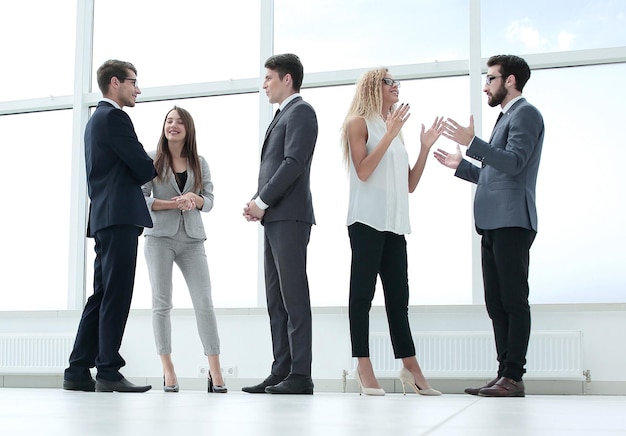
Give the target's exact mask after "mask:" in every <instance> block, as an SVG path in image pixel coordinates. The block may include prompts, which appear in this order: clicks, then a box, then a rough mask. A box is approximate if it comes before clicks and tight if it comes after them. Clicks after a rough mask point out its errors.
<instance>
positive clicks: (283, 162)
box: [253, 97, 317, 224]
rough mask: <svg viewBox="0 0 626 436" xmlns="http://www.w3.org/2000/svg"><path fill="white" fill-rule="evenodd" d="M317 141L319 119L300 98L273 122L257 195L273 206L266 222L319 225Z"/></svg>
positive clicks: (262, 152) (262, 161)
mask: <svg viewBox="0 0 626 436" xmlns="http://www.w3.org/2000/svg"><path fill="white" fill-rule="evenodd" d="M316 141H317V116H316V115H315V110H313V107H311V105H310V104H308V103H306V102H305V101H304V100H302V97H296V98H294V99H293V100H292V101H290V102H289V103H288V104H287V105H286V106H285V108H284V109H283V110H281V111H280V112H279V113H278V115H276V116H275V117H274V119H273V120H272V122H271V123H270V125H269V127H268V129H267V133H266V134H265V141H264V142H263V150H262V151H261V168H260V170H259V185H258V191H257V194H256V195H255V196H254V197H253V198H256V197H257V196H259V197H261V200H262V201H263V202H264V203H265V204H267V205H269V208H268V209H267V210H266V211H265V215H264V217H263V222H271V221H284V220H295V221H303V222H306V223H310V224H315V216H314V214H313V200H312V197H311V189H310V186H311V162H312V160H313V151H314V150H315V142H316Z"/></svg>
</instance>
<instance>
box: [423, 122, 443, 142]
mask: <svg viewBox="0 0 626 436" xmlns="http://www.w3.org/2000/svg"><path fill="white" fill-rule="evenodd" d="M443 129H444V121H443V117H437V118H435V121H434V122H433V125H432V126H430V129H428V130H426V127H425V126H424V124H422V133H420V143H421V144H422V148H426V149H430V147H432V146H433V144H434V143H435V142H436V141H437V139H439V137H440V136H441V134H442V133H443Z"/></svg>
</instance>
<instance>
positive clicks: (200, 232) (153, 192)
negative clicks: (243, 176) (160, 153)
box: [141, 151, 213, 240]
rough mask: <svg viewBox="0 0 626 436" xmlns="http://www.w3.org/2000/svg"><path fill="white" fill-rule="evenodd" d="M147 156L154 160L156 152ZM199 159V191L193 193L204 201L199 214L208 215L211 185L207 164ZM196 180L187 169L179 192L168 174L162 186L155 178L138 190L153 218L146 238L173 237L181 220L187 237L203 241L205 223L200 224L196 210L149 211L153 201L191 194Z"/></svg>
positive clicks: (198, 211) (200, 220) (211, 198)
mask: <svg viewBox="0 0 626 436" xmlns="http://www.w3.org/2000/svg"><path fill="white" fill-rule="evenodd" d="M148 155H149V156H150V157H151V158H152V159H154V158H155V157H156V151H151V152H149V153H148ZM199 157H200V169H201V171H202V175H201V176H202V189H201V190H200V191H199V192H198V191H195V193H196V194H198V195H201V196H202V198H204V205H203V206H202V212H208V211H210V210H211V209H213V183H212V182H211V172H210V170H209V164H208V163H207V161H206V160H205V159H204V158H203V157H202V156H199ZM195 177H196V175H195V174H194V173H193V171H191V169H188V170H187V182H186V183H185V187H184V189H183V190H182V191H181V190H180V189H179V188H178V184H177V183H176V178H175V177H174V174H171V173H170V175H169V177H168V180H167V182H165V183H160V182H158V181H157V179H156V178H154V179H152V180H151V181H149V182H148V183H146V184H144V185H143V186H142V187H141V190H142V191H143V195H144V197H145V200H146V204H147V206H148V210H149V211H150V216H151V217H152V222H153V223H154V226H153V227H152V228H151V229H146V231H145V232H144V234H145V235H146V236H148V235H149V236H174V235H175V234H176V232H177V231H178V227H179V224H180V219H181V217H182V219H183V221H184V222H185V231H186V232H187V235H189V237H190V238H194V239H203V240H204V239H206V233H205V232H204V224H203V223H202V217H201V216H200V210H199V209H193V210H190V211H188V212H181V211H180V210H178V209H170V210H156V211H155V210H152V203H154V200H155V199H156V198H158V199H160V200H171V199H172V198H173V197H177V196H179V195H182V194H186V193H187V192H190V191H192V186H193V183H194V180H195Z"/></svg>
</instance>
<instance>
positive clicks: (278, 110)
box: [274, 108, 280, 118]
mask: <svg viewBox="0 0 626 436" xmlns="http://www.w3.org/2000/svg"><path fill="white" fill-rule="evenodd" d="M279 113H280V108H278V109H276V113H275V114H274V118H276V117H277V116H278V114H279Z"/></svg>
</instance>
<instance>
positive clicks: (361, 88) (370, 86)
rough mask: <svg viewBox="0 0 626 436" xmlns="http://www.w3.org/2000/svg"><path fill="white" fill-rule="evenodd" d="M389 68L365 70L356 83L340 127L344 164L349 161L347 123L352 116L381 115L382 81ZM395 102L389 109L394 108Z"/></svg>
mask: <svg viewBox="0 0 626 436" xmlns="http://www.w3.org/2000/svg"><path fill="white" fill-rule="evenodd" d="M388 72H389V69H387V68H385V67H380V68H376V69H373V70H369V71H366V72H365V73H364V74H363V75H362V76H361V78H360V79H359V81H358V82H357V83H356V92H355V93H354V97H353V98H352V103H351V104H350V109H348V114H347V115H346V118H345V119H344V121H343V126H342V127H341V147H342V151H343V160H344V163H345V164H346V166H349V162H350V144H349V143H348V123H349V122H350V120H351V119H352V118H354V117H362V118H365V119H366V120H371V119H374V118H375V117H378V116H380V115H381V112H382V110H383V91H382V83H383V79H384V78H385V75H386V74H387V73H388ZM395 106H396V105H395V104H394V105H393V106H392V107H391V111H393V110H395Z"/></svg>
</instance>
